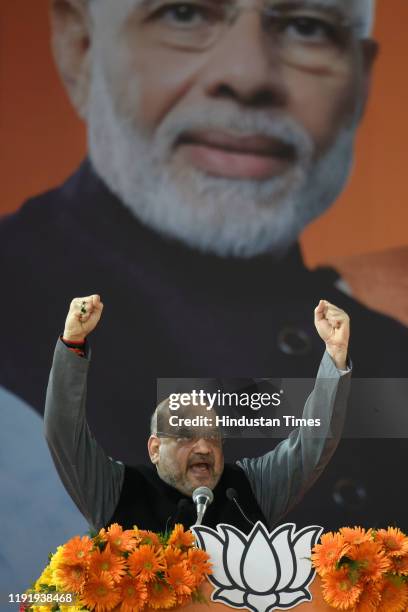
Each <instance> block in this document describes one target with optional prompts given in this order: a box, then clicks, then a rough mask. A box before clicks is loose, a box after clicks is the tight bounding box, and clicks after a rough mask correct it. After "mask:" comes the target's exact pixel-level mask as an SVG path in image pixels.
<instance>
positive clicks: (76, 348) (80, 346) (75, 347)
mask: <svg viewBox="0 0 408 612" xmlns="http://www.w3.org/2000/svg"><path fill="white" fill-rule="evenodd" d="M60 338H61V341H62V342H63V343H64V344H65V346H66V347H67V348H68V349H69V350H70V351H72V352H73V353H76V354H77V355H79V357H85V345H86V340H82V341H81V342H70V341H69V340H66V339H65V338H64V337H63V335H62V334H61V336H60Z"/></svg>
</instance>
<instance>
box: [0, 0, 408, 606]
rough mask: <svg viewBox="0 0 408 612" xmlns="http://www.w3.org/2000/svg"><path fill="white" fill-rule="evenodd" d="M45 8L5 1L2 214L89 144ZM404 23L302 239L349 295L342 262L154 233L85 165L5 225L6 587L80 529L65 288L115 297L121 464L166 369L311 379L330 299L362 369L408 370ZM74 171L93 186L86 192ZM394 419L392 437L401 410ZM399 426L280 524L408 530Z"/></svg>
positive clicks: (395, 24)
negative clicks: (60, 403)
mask: <svg viewBox="0 0 408 612" xmlns="http://www.w3.org/2000/svg"><path fill="white" fill-rule="evenodd" d="M116 1H117V2H120V0H115V2H116ZM350 1H351V0H350ZM355 1H356V2H357V3H358V2H359V1H360V0H355ZM63 4H64V2H62V3H61V5H63ZM48 11H49V2H48V0H36V1H35V2H29V3H27V2H26V0H15V1H14V2H12V3H7V4H4V6H2V8H1V45H2V60H1V64H0V87H1V96H0V117H1V132H2V143H3V151H2V164H1V168H0V173H1V174H0V178H1V183H0V184H1V198H0V214H4V215H6V214H7V213H13V212H15V211H17V210H19V209H20V206H21V205H22V203H23V202H24V201H25V200H27V199H28V198H31V197H33V196H36V195H38V194H43V193H44V192H46V191H47V190H49V189H51V188H54V187H57V186H59V185H61V183H62V182H63V181H65V180H66V178H67V177H68V176H69V175H70V174H72V173H73V172H74V171H75V170H76V168H77V166H78V165H79V164H80V162H81V161H82V159H83V158H84V156H85V155H86V150H87V145H86V134H85V127H84V125H83V123H82V122H81V121H80V120H79V119H78V118H77V116H76V114H75V111H74V110H73V109H72V107H71V106H70V104H69V102H68V100H67V96H66V93H65V90H64V88H63V86H62V84H61V82H60V79H59V76H58V74H57V70H56V68H55V65H54V63H53V59H52V54H51V51H50V27H49V20H48ZM407 20H408V6H407V3H406V0H390V1H388V0H379V2H378V7H377V17H376V29H375V38H376V39H378V41H379V43H380V54H379V56H378V60H377V62H376V65H375V69H374V74H373V82H372V91H371V95H370V97H369V101H368V106H367V112H366V115H365V118H364V121H363V123H362V125H361V127H360V128H359V135H358V138H357V145H356V158H355V164H354V166H355V167H354V171H353V174H352V178H351V180H350V182H349V184H348V186H347V188H346V189H345V190H344V192H343V193H342V195H341V196H340V197H339V198H338V199H337V200H336V203H335V204H334V206H332V207H331V208H330V209H329V211H328V212H327V213H325V214H323V215H322V216H320V218H318V219H317V220H316V221H314V222H313V223H312V224H311V225H310V226H309V227H307V229H306V230H305V231H303V233H302V234H301V237H300V244H301V247H302V252H303V255H304V261H305V263H306V265H307V266H308V267H309V268H314V267H315V266H317V265H319V264H327V263H329V264H332V265H334V266H335V267H336V268H337V269H338V270H339V271H340V272H342V273H343V275H344V280H345V281H346V283H348V284H349V285H351V288H352V290H353V292H354V298H352V297H350V296H349V295H347V293H344V292H343V289H344V284H343V288H342V291H340V290H339V289H338V287H339V285H338V283H337V285H336V286H335V285H334V283H335V282H336V277H335V275H334V274H332V272H328V271H325V272H310V271H308V270H307V269H305V268H304V267H303V264H302V262H301V259H300V254H299V253H298V252H294V253H293V254H292V255H291V257H290V258H289V260H288V261H286V260H285V263H284V266H280V267H276V266H275V265H274V264H273V262H269V261H268V259H266V260H264V259H262V260H261V261H260V262H259V261H258V260H257V259H249V260H247V261H244V262H243V261H239V262H237V261H235V260H234V261H232V262H231V261H230V259H228V258H220V259H219V260H218V259H214V258H213V257H212V256H211V257H207V256H202V255H199V254H198V253H197V252H196V251H195V250H194V249H192V250H191V252H190V251H189V252H188V255H187V254H186V252H185V251H184V247H179V246H174V248H173V246H172V245H171V244H170V247H169V245H168V244H167V243H166V242H165V241H163V242H162V241H161V240H160V239H159V238H158V236H157V235H156V234H155V233H154V232H152V233H151V234H150V233H147V234H146V233H144V230H143V228H142V229H140V228H139V227H134V225H135V224H134V219H132V218H131V216H130V215H129V213H128V212H127V211H126V210H125V209H124V208H123V209H122V207H121V206H120V205H118V204H117V202H112V201H111V199H110V197H109V196H108V195H107V194H106V192H104V190H103V188H101V185H100V184H98V185H96V186H95V182H94V179H92V180H90V179H89V166H86V167H85V168H83V169H82V173H83V174H81V178H80V179H78V181H75V180H74V181H73V182H72V183H71V184H70V186H69V188H68V189H67V191H66V192H64V195H63V196H61V206H60V207H59V208H58V207H56V206H54V205H53V204H52V200H53V196H52V197H51V198H47V197H46V198H42V199H40V200H39V201H37V202H35V203H34V204H33V205H32V206H30V207H29V208H28V209H27V208H26V209H25V213H23V215H22V216H20V217H19V218H18V221H17V225H15V220H14V219H13V218H10V219H8V218H3V220H2V221H1V222H0V232H1V236H0V261H1V264H0V265H1V268H2V272H3V281H2V284H3V300H2V303H3V305H2V310H1V315H0V316H1V319H0V320H1V323H0V328H1V330H0V343H1V347H2V350H1V356H0V386H1V387H2V389H1V395H0V407H1V427H0V431H1V433H0V436H2V438H1V440H0V447H1V453H2V457H3V462H2V466H1V467H0V470H1V471H0V478H1V480H0V482H1V484H2V487H3V490H4V491H5V494H4V495H2V496H1V498H2V499H1V502H0V504H1V513H0V518H1V520H2V522H3V525H5V526H6V532H7V533H8V534H10V538H9V540H7V541H5V548H4V550H5V553H4V558H3V559H1V558H0V564H2V565H1V567H0V574H1V575H2V576H4V578H3V583H2V584H1V586H0V590H2V591H3V592H6V591H7V590H9V589H20V590H21V589H22V588H23V587H24V586H25V585H27V583H29V582H30V580H31V579H34V578H35V572H36V567H37V565H38V567H41V566H42V565H43V562H44V560H45V555H46V554H47V553H48V552H49V550H50V549H51V548H52V547H55V546H56V545H57V544H58V543H59V542H61V541H63V540H64V539H66V538H67V537H69V535H73V534H74V533H75V532H77V531H83V530H84V529H85V523H84V521H83V519H82V517H80V516H79V514H78V513H77V512H76V509H75V508H74V506H73V504H72V503H71V502H70V500H69V499H68V498H67V497H66V496H65V493H64V492H63V490H62V488H61V485H60V484H59V482H58V479H57V477H56V474H55V470H54V467H53V465H52V463H51V459H50V458H49V456H48V454H47V452H46V450H45V447H44V442H43V440H42V430H41V420H40V417H39V415H41V414H42V410H43V405H44V397H45V389H46V384H47V376H48V372H49V368H50V365H51V359H52V350H53V346H54V343H55V340H56V338H57V337H58V334H59V333H60V332H61V331H62V326H63V321H64V317H65V314H66V311H67V308H68V304H69V301H70V300H71V299H72V298H73V297H75V296H80V295H89V294H91V293H101V295H102V298H103V300H104V302H105V304H106V308H105V313H104V317H103V320H102V322H101V326H100V329H99V330H98V332H97V334H96V335H95V337H94V338H92V347H93V351H94V357H93V364H92V368H91V375H90V384H89V405H88V418H89V422H90V425H91V428H92V431H93V432H94V433H95V435H96V437H97V439H98V441H99V442H100V443H101V444H102V445H103V447H104V448H105V450H106V451H107V452H108V453H109V454H111V455H112V456H114V457H116V458H118V459H121V460H123V461H125V462H128V463H137V462H146V460H147V455H146V452H145V440H146V437H147V435H148V424H149V416H150V412H151V409H152V407H153V406H154V404H155V401H156V379H157V378H160V377H174V378H175V377H193V376H194V377H203V376H205V377H208V376H216V377H220V378H223V379H226V378H231V377H234V378H235V377H237V376H240V377H242V376H251V377H252V376H255V377H269V376H274V377H302V378H303V377H304V378H314V376H315V374H316V371H317V366H318V364H319V361H320V358H321V353H322V345H321V342H320V341H319V339H318V338H317V337H316V334H315V331H314V329H313V324H312V315H313V308H314V306H315V305H316V302H317V300H318V299H319V298H320V297H324V298H326V299H328V300H329V301H332V302H334V303H337V304H338V305H339V306H340V307H342V308H344V309H345V310H346V311H347V312H349V313H350V315H351V318H352V333H353V344H352V358H353V362H354V375H355V376H356V377H366V378H377V379H385V378H388V379H390V378H405V377H407V371H408V370H407V365H406V355H407V349H408V339H407V329H406V324H407V322H408V306H407V295H408V287H407V281H406V266H407V265H408V263H407V260H408V255H407V253H408V232H407V227H408V208H407V206H406V202H407V201H408V185H407V181H406V180H405V165H406V151H405V149H406V142H407V139H408V122H407V121H406V108H407V106H408V79H407V77H406V71H405V66H404V59H403V58H404V57H406V54H407V42H406V33H405V25H406V23H407ZM84 177H85V178H84ZM87 177H88V178H87ZM82 181H83V182H84V184H86V186H85V188H84V190H83V191H78V192H77V191H76V190H77V189H79V183H81V182H82ZM87 181H89V182H87ZM66 199H68V200H70V199H71V200H72V206H73V207H74V208H75V212H74V214H72V215H71V214H70V213H68V212H67V211H66V210H65V208H64V202H65V200H66ZM48 207H50V208H48ZM101 207H102V208H101ZM51 210H52V211H53V212H52V213H51ZM67 210H68V209H67ZM101 210H102V211H103V212H102V213H101V212H100V211H101ZM50 219H51V221H50ZM337 280H338V279H337ZM348 290H349V288H348V289H346V291H348ZM356 298H357V300H356ZM358 300H360V301H361V302H362V303H363V304H364V306H362V305H361V304H360V303H359V302H358ZM366 305H369V306H370V307H371V308H373V309H374V310H379V311H381V312H383V313H388V315H390V317H391V318H390V319H389V318H387V317H383V316H379V315H377V314H376V313H375V312H373V311H372V310H369V309H367V308H366ZM401 322H402V324H401ZM379 347H381V348H379ZM399 402H400V398H397V399H396V406H399V405H400V404H399ZM32 408H33V409H34V410H32ZM353 409H354V410H358V409H359V407H358V406H357V407H356V406H354V407H353ZM385 418H386V417H385ZM393 419H394V422H393V425H394V427H393V430H394V431H395V429H398V422H399V421H398V410H394V412H393ZM400 435H401V438H400V439H398V440H384V439H373V440H364V441H361V440H345V441H344V442H343V443H341V445H340V447H339V450H338V451H337V453H336V455H335V457H334V458H333V459H332V462H331V464H330V465H329V467H328V469H327V470H326V472H325V473H324V475H323V476H322V477H321V478H320V479H319V481H318V482H317V484H316V485H315V487H314V488H313V490H312V491H311V492H310V493H309V494H308V495H307V496H306V498H305V499H304V501H303V502H302V504H300V505H299V507H298V509H297V510H296V511H295V513H294V514H292V515H289V517H288V520H294V521H297V522H298V524H299V525H301V524H305V523H310V524H311V523H317V524H319V523H320V524H322V525H324V526H327V527H332V526H339V525H341V524H346V523H353V524H354V523H361V524H365V525H367V526H376V525H381V526H383V525H386V524H391V523H392V524H394V523H395V524H399V525H400V526H401V527H402V528H405V529H408V523H407V521H406V511H405V508H401V504H400V491H399V482H400V481H399V477H398V473H399V470H400V468H401V465H402V464H403V463H404V461H405V457H406V440H405V436H406V435H407V432H405V431H403V430H402V431H401V434H400ZM244 442H245V443H246V444H244ZM269 448H270V441H269V442H268V441H264V442H263V443H262V444H259V445H258V444H256V442H254V441H252V442H250V441H249V440H246V441H245V440H244V441H243V442H240V443H239V444H231V447H230V449H229V450H228V451H227V453H229V454H228V458H235V457H237V456H242V455H243V454H247V455H255V454H257V453H259V452H260V449H262V450H268V449H269ZM22 449H23V450H22ZM34 501H35V503H34ZM17 532H18V533H19V534H20V535H19V537H20V540H18V541H17V542H19V544H17V545H16V541H15V540H13V537H12V534H13V533H17ZM33 534H34V535H33ZM34 536H35V537H34ZM30 537H32V538H33V542H34V544H33V546H32V548H31V554H30V555H26V556H25V558H24V561H22V560H21V554H20V553H19V552H18V548H19V546H20V545H21V546H22V545H23V541H25V542H28V540H29V539H30ZM2 570H4V571H2ZM0 603H2V602H0Z"/></svg>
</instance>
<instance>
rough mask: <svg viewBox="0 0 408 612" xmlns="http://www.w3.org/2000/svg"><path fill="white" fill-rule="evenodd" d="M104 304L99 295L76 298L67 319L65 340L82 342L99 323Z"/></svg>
mask: <svg viewBox="0 0 408 612" xmlns="http://www.w3.org/2000/svg"><path fill="white" fill-rule="evenodd" d="M102 310H103V304H102V302H101V298H100V297H99V295H89V296H88V297H82V298H74V299H73V300H72V302H71V305H70V307H69V312H68V315H67V318H66V321H65V328H64V335H63V338H64V340H68V341H69V342H82V341H83V340H85V338H86V337H87V335H88V334H90V333H91V331H93V330H94V329H95V327H96V326H97V325H98V323H99V319H100V318H101V315H102Z"/></svg>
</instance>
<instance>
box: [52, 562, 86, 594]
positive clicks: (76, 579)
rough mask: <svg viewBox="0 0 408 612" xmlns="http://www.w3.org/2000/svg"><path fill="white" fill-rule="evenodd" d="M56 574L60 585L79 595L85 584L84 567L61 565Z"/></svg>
mask: <svg viewBox="0 0 408 612" xmlns="http://www.w3.org/2000/svg"><path fill="white" fill-rule="evenodd" d="M55 573H56V577H57V580H58V582H59V583H60V585H61V586H62V587H63V588H64V589H66V590H67V591H69V592H73V593H79V592H80V591H81V589H82V587H83V586H84V584H85V578H86V568H85V566H84V565H81V564H78V565H68V564H67V563H60V564H59V566H58V569H57V570H55Z"/></svg>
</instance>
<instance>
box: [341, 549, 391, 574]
mask: <svg viewBox="0 0 408 612" xmlns="http://www.w3.org/2000/svg"><path fill="white" fill-rule="evenodd" d="M349 557H350V558H351V559H353V561H356V562H357V563H358V569H359V573H360V576H361V577H362V578H366V579H368V580H378V579H380V578H381V577H382V575H383V574H384V573H385V572H386V571H387V570H389V569H390V567H391V562H390V560H389V559H388V557H387V556H386V554H385V552H384V551H383V549H382V547H381V545H380V544H379V543H378V542H374V540H372V541H371V542H363V543H362V544H360V545H359V546H354V547H353V548H352V550H351V551H350V553H349Z"/></svg>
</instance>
